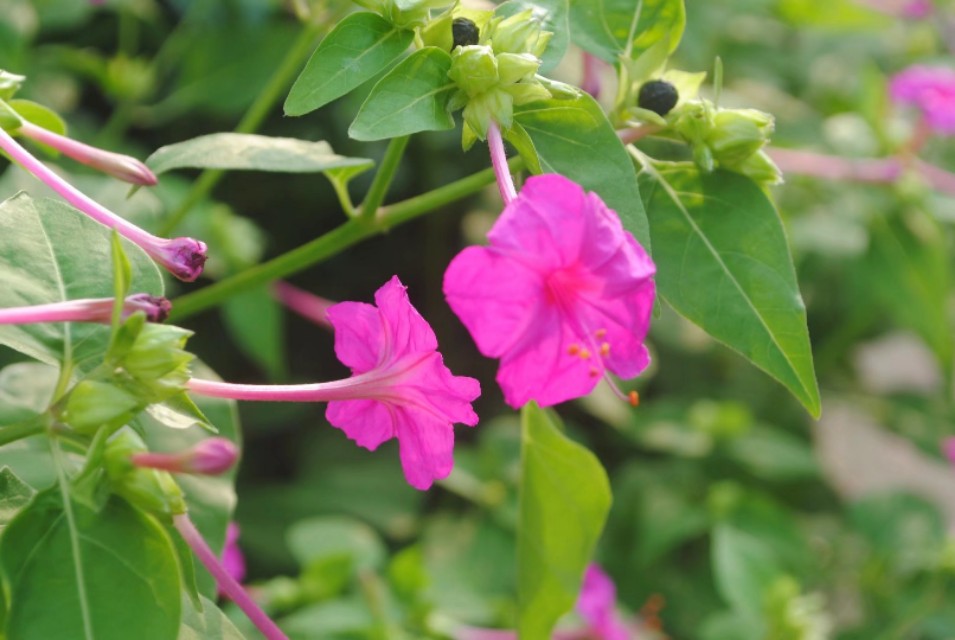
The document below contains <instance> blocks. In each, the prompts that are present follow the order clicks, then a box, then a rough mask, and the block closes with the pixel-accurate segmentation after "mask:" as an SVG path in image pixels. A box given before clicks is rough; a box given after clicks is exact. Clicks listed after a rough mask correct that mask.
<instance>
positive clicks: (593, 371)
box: [590, 367, 600, 378]
mask: <svg viewBox="0 0 955 640" xmlns="http://www.w3.org/2000/svg"><path fill="white" fill-rule="evenodd" d="M599 375H600V370H599V369H598V368H597V367H590V377H591V378H596V377H597V376H599Z"/></svg>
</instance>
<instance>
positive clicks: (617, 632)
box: [577, 564, 630, 640]
mask: <svg viewBox="0 0 955 640" xmlns="http://www.w3.org/2000/svg"><path fill="white" fill-rule="evenodd" d="M616 607H617V587H616V586H614V584H613V580H611V579H610V576H608V575H607V574H606V573H604V572H603V569H601V568H600V566H599V565H596V564H591V565H589V566H588V567H587V571H586V572H584V583H583V585H582V586H581V588H580V595H579V596H578V598H577V613H579V614H580V617H581V618H583V619H584V621H586V622H587V624H588V625H589V627H590V629H589V630H590V633H591V635H592V636H593V637H594V638H600V640H630V631H628V630H627V627H626V625H624V624H623V622H622V621H621V620H620V619H619V618H618V617H617V612H616Z"/></svg>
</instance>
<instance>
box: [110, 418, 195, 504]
mask: <svg viewBox="0 0 955 640" xmlns="http://www.w3.org/2000/svg"><path fill="white" fill-rule="evenodd" d="M145 451H146V444H145V443H144V442H143V441H142V439H141V438H140V437H139V436H138V435H136V433H135V432H133V431H132V430H131V429H123V430H122V431H120V432H119V433H117V434H116V435H114V436H113V437H112V438H111V439H110V441H109V442H108V443H107V444H106V451H105V452H104V456H103V457H104V461H105V465H104V466H105V468H106V474H107V476H108V477H109V480H110V485H111V487H112V489H113V491H114V492H115V493H117V494H118V495H120V496H122V497H123V498H125V499H126V500H128V501H129V502H130V503H131V504H133V505H134V506H136V507H138V508H140V509H143V510H144V511H148V512H149V513H152V514H155V515H162V516H174V515H178V514H181V513H185V512H186V503H185V500H184V498H183V495H182V490H181V489H180V488H179V485H178V484H176V481H175V479H174V478H173V477H172V476H171V475H170V474H168V473H166V472H165V471H157V470H155V469H140V468H137V467H136V466H134V465H133V464H132V462H131V458H132V457H133V456H134V455H136V454H138V453H142V452H145Z"/></svg>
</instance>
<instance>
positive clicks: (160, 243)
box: [0, 129, 206, 282]
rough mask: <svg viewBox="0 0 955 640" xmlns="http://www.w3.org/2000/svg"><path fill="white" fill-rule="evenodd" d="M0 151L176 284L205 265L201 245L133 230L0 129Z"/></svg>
mask: <svg viewBox="0 0 955 640" xmlns="http://www.w3.org/2000/svg"><path fill="white" fill-rule="evenodd" d="M0 149H3V150H4V151H6V152H7V154H9V156H10V157H11V158H13V159H14V160H15V161H16V162H18V163H19V164H20V165H21V166H22V167H23V168H24V169H26V170H27V171H29V172H30V173H32V174H33V175H34V176H36V177H37V178H38V179H40V180H41V181H42V182H43V183H45V184H46V185H47V186H49V187H50V188H51V189H53V190H54V191H56V192H57V193H58V194H60V196H62V197H63V199H64V200H66V201H67V202H69V203H70V204H71V205H73V206H74V207H76V208H77V209H79V210H80V211H82V212H83V213H85V214H86V215H88V216H89V217H90V218H92V219H93V220H96V221H97V222H99V223H100V224H102V225H105V226H107V227H109V228H110V229H115V230H116V231H117V232H118V233H119V234H120V235H121V236H123V237H124V238H126V239H127V240H130V241H132V242H134V243H136V244H137V245H139V246H140V247H141V248H142V249H143V251H145V252H146V253H147V254H149V256H150V257H151V258H152V259H153V260H155V261H156V262H158V263H159V264H161V265H162V266H163V267H165V268H166V269H168V270H169V272H170V273H172V274H173V275H174V276H176V277H177V278H179V279H180V280H184V281H186V282H192V281H193V280H195V279H196V278H198V277H199V276H200V274H202V267H203V265H204V264H205V262H206V245H205V243H204V242H201V241H199V240H194V239H193V238H171V239H166V238H160V237H158V236H154V235H153V234H151V233H149V232H148V231H145V230H144V229H141V228H139V227H137V226H136V225H134V224H133V223H131V222H129V221H128V220H125V219H124V218H122V217H120V216H118V215H116V214H115V213H113V212H112V211H110V210H109V209H107V208H106V207H104V206H103V205H101V204H100V203H98V202H96V201H95V200H93V199H92V198H90V197H89V196H87V195H86V194H85V193H83V192H82V191H80V190H79V189H77V188H76V187H74V186H73V185H71V184H70V183H69V182H67V181H66V180H64V179H63V178H61V177H60V176H59V175H57V174H56V173H55V172H54V171H52V170H51V169H50V168H49V167H47V166H46V165H44V164H43V163H42V162H40V161H39V160H37V159H36V158H35V157H34V156H33V155H32V154H31V153H30V152H29V151H27V150H26V149H24V148H23V147H22V146H21V145H20V143H18V142H17V141H16V140H14V139H13V137H12V136H11V135H10V134H9V133H7V132H6V131H4V130H3V129H0Z"/></svg>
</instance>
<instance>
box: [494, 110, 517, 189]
mask: <svg viewBox="0 0 955 640" xmlns="http://www.w3.org/2000/svg"><path fill="white" fill-rule="evenodd" d="M487 146H488V149H490V151H491V164H492V165H494V175H495V176H496V177H497V186H498V188H499V189H500V190H501V198H503V199H504V204H505V205H508V204H510V203H511V201H512V200H514V198H516V197H517V190H516V189H515V188H514V179H513V178H512V177H511V170H510V169H509V168H508V167H507V153H505V151H504V140H503V139H502V138H501V129H500V127H498V126H497V123H496V122H494V121H493V120H492V121H491V124H490V126H489V127H488V128H487Z"/></svg>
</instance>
